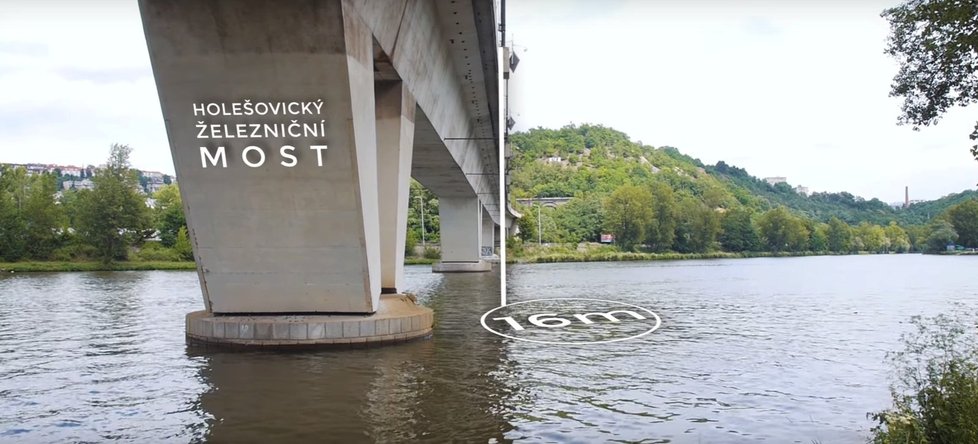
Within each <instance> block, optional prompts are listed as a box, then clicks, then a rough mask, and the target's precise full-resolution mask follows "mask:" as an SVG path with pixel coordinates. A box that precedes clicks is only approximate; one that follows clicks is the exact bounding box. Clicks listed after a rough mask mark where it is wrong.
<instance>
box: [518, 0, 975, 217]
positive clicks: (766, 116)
mask: <svg viewBox="0 0 978 444" xmlns="http://www.w3.org/2000/svg"><path fill="white" fill-rule="evenodd" d="M893 4H896V2H892V1H891V2H879V1H876V2H874V1H849V2H846V1H841V0H835V1H833V0H830V1H823V2H814V1H787V2H775V1H756V0H755V1H729V2H727V1H724V2H721V1H708V0H698V1H697V0H694V1H682V2H680V1H646V0H637V1H600V2H596V1H566V0H560V1H557V0H523V1H510V2H509V3H508V4H507V14H508V17H509V20H508V22H507V30H508V31H509V35H508V36H507V39H513V40H514V41H515V48H516V49H517V51H518V54H519V56H520V59H521V61H520V64H519V67H518V68H517V69H516V72H515V73H514V74H513V76H512V83H511V90H510V100H511V107H512V111H513V113H514V114H515V119H516V121H517V126H516V129H518V130H525V129H528V128H533V127H537V126H542V127H548V128H558V127H560V126H563V125H566V124H568V123H571V122H573V123H578V124H580V123H599V124H603V125H606V126H610V127H613V128H615V129H618V130H621V131H624V132H625V133H627V134H628V135H629V136H631V138H632V140H641V141H642V142H643V143H645V144H649V145H653V146H664V145H670V146H674V147H677V148H679V149H680V150H681V151H682V152H683V153H685V154H688V155H691V156H693V157H697V158H699V159H701V160H702V161H703V162H705V163H709V164H712V163H716V162H717V161H719V160H724V161H726V162H727V163H730V164H734V165H737V166H740V167H743V168H746V169H747V170H748V171H749V172H750V173H752V174H753V175H755V176H758V177H765V176H787V178H788V181H789V183H791V184H792V185H805V186H808V187H810V188H811V189H812V190H813V191H850V192H852V193H853V194H856V195H861V196H863V197H866V198H872V197H878V198H880V199H882V200H883V201H887V202H889V201H902V200H903V187H904V185H909V186H910V194H911V199H921V198H926V199H933V198H937V197H940V196H943V195H945V194H948V193H951V192H958V191H962V190H964V189H974V187H975V184H976V183H978V162H976V161H975V160H974V159H973V158H972V157H971V155H970V153H969V151H968V148H969V147H970V146H971V141H970V140H969V139H968V134H970V133H971V130H972V127H973V126H974V123H975V120H978V112H976V111H978V109H976V108H974V107H972V108H970V109H958V110H955V111H954V112H952V113H950V114H948V115H947V117H946V118H945V119H944V120H943V121H942V122H941V123H940V124H939V125H937V126H936V127H929V128H924V129H922V130H921V131H920V132H914V131H912V130H911V128H910V127H903V126H897V125H896V118H897V116H898V114H899V111H900V104H901V100H900V99H898V98H890V97H888V95H889V88H890V82H891V80H892V78H893V75H894V74H895V73H896V72H897V64H896V62H895V61H894V60H893V59H891V58H890V57H888V56H886V55H885V54H883V49H884V47H885V42H886V37H887V34H888V31H889V27H888V24H887V23H886V20H884V19H882V18H881V17H880V12H881V11H882V10H883V9H885V8H886V7H887V6H889V5H893Z"/></svg>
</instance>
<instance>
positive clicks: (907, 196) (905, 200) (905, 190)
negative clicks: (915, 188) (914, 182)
mask: <svg viewBox="0 0 978 444" xmlns="http://www.w3.org/2000/svg"><path fill="white" fill-rule="evenodd" d="M908 207H910V187H909V186H905V187H903V208H908Z"/></svg>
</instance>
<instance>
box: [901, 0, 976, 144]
mask: <svg viewBox="0 0 978 444" xmlns="http://www.w3.org/2000/svg"><path fill="white" fill-rule="evenodd" d="M975 11H978V3H976V2H975V1H974V0H908V1H906V2H905V3H903V4H901V5H899V6H896V7H894V8H889V9H887V10H885V11H883V14H882V16H883V17H884V18H886V19H887V20H888V21H889V22H890V37H889V41H888V45H887V48H886V52H887V54H889V55H891V56H893V57H895V58H896V59H897V61H898V62H899V63H900V70H899V72H897V74H896V76H895V77H894V78H893V85H892V89H891V91H890V95H891V96H895V97H903V99H904V102H903V109H902V113H901V116H900V119H899V122H900V123H910V124H912V125H914V128H915V129H917V128H918V127H919V126H921V125H933V124H936V123H937V122H938V120H939V119H940V117H941V115H943V114H944V113H945V112H946V111H947V110H948V109H950V108H952V107H955V106H961V107H963V106H968V105H969V104H972V103H975V102H976V101H978V76H976V75H975V73H976V70H978V13H976V12H975ZM971 139H972V140H976V139H978V124H976V125H975V131H974V132H972V133H971ZM971 153H972V155H974V156H975V158H978V145H976V146H974V147H972V149H971Z"/></svg>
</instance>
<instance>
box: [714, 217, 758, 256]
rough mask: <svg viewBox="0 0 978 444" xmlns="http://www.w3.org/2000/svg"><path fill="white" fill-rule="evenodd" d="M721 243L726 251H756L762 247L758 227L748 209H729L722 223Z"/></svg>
mask: <svg viewBox="0 0 978 444" xmlns="http://www.w3.org/2000/svg"><path fill="white" fill-rule="evenodd" d="M721 229H722V232H721V234H720V245H722V246H723V249H724V250H726V251H755V250H757V249H758V248H759V247H760V239H759V238H758V236H757V229H755V228H754V224H753V223H752V222H751V213H750V211H748V210H746V209H735V210H731V211H728V212H727V213H726V214H724V216H723V221H722V223H721Z"/></svg>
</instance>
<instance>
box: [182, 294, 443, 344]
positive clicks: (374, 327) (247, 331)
mask: <svg viewBox="0 0 978 444" xmlns="http://www.w3.org/2000/svg"><path fill="white" fill-rule="evenodd" d="M433 320H434V314H433V312H432V311H431V309H430V308H427V307H423V306H420V305H418V304H417V303H416V302H415V301H414V298H413V297H411V296H407V295H400V294H394V295H383V296H381V298H380V308H379V309H378V310H377V312H375V313H373V314H370V315H351V314H336V315H326V314H323V315H319V314H308V315H306V314H297V315H278V316H261V315H247V314H243V315H215V314H213V313H209V312H207V311H206V310H201V311H195V312H192V313H189V314H188V315H187V338H188V339H190V340H191V342H192V343H193V342H197V343H205V344H216V345H227V346H249V347H251V346H268V347H294V346H332V345H336V346H340V345H379V344H384V343H391V342H402V341H407V340H411V339H417V338H423V337H426V336H429V335H430V334H431V327H432V324H433Z"/></svg>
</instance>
